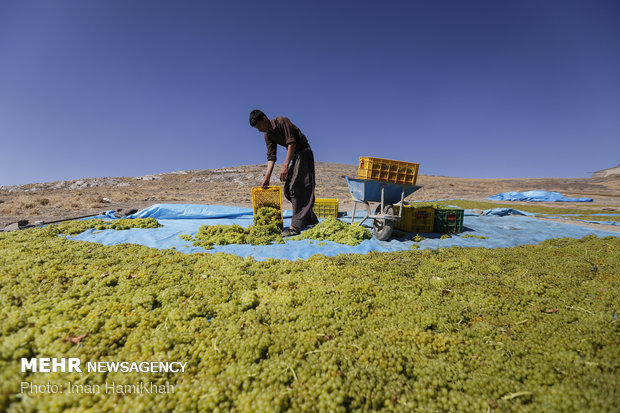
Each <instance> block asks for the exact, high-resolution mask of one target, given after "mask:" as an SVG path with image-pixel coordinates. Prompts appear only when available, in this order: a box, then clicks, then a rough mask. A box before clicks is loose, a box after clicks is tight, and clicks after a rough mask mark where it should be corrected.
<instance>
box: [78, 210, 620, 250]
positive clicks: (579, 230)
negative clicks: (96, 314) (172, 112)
mask: <svg viewBox="0 0 620 413" xmlns="http://www.w3.org/2000/svg"><path fill="white" fill-rule="evenodd" d="M284 216H285V219H284V225H285V226H288V225H290V221H291V211H284ZM361 216H363V214H360V213H358V214H356V218H355V220H356V221H359V220H360V218H361ZM137 217H140V218H147V217H153V218H156V219H157V221H158V222H159V223H160V224H161V225H163V226H162V227H160V228H132V229H129V230H123V231H116V230H103V231H101V230H94V229H90V230H88V231H85V232H83V233H81V234H78V235H76V236H73V237H68V238H70V239H73V240H78V241H89V242H98V243H100V244H105V245H117V244H122V243H132V244H140V245H145V246H148V247H153V248H159V249H167V248H172V247H174V248H176V249H177V250H178V251H181V252H185V253H194V252H206V253H216V252H224V253H229V254H235V255H239V256H242V257H248V256H251V257H254V258H255V259H256V260H258V261H262V260H265V259H267V258H281V259H287V260H296V259H299V258H301V259H303V258H308V257H310V256H312V255H315V254H323V255H327V256H335V255H338V254H351V253H355V254H367V253H369V252H370V251H379V252H392V251H403V250H408V249H410V247H411V246H412V245H413V244H414V242H413V241H411V240H410V239H411V237H412V235H413V234H406V233H400V236H399V233H398V232H395V236H394V237H393V238H392V239H390V240H389V241H379V240H377V239H375V238H374V237H373V238H372V239H370V240H365V241H363V242H362V243H361V244H360V245H357V246H349V245H343V244H338V243H335V242H330V241H308V240H304V241H290V240H286V242H285V243H284V244H274V245H224V246H215V247H214V249H212V250H204V249H203V248H201V247H194V246H193V245H192V243H191V242H188V241H184V240H182V239H181V238H179V235H181V234H189V235H195V234H196V232H198V228H200V226H201V225H218V224H221V225H232V224H238V225H241V226H243V227H247V226H249V225H252V223H253V217H252V209H251V208H241V207H226V206H216V205H188V204H158V205H153V206H151V207H149V208H146V209H144V210H142V211H140V212H138V213H136V214H134V215H131V216H130V218H137ZM95 218H104V219H116V218H115V217H114V215H113V214H112V211H109V212H108V213H106V214H105V215H102V216H99V217H95ZM342 219H343V221H346V222H350V221H351V216H350V215H348V216H346V217H344V218H342ZM463 226H464V232H463V233H462V234H459V235H465V234H472V235H481V236H485V237H488V239H477V238H462V237H461V236H459V235H452V237H451V238H449V239H443V240H442V239H440V237H441V235H442V234H423V236H425V237H426V239H425V240H423V241H421V242H419V243H416V244H418V245H419V247H420V248H421V249H426V248H442V247H450V246H460V247H485V248H503V247H514V246H517V245H524V244H537V243H539V242H541V241H544V240H546V239H549V238H560V237H571V238H582V237H584V236H586V235H590V234H594V235H597V236H600V237H605V236H616V237H617V236H620V233H618V232H613V231H605V230H602V229H594V228H588V227H583V226H578V225H572V224H569V223H558V222H549V221H541V220H537V219H534V218H530V217H527V216H518V215H506V216H497V215H476V214H473V213H471V211H469V210H466V211H465V216H464V222H463Z"/></svg>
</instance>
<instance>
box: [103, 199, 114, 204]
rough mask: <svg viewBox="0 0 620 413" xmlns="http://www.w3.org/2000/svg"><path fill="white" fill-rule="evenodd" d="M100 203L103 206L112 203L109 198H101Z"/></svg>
mask: <svg viewBox="0 0 620 413" xmlns="http://www.w3.org/2000/svg"><path fill="white" fill-rule="evenodd" d="M101 202H102V203H104V204H109V203H110V202H112V201H110V198H101Z"/></svg>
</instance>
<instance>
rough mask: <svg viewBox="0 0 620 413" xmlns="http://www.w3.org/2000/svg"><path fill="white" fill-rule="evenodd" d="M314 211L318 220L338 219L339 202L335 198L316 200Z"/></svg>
mask: <svg viewBox="0 0 620 413" xmlns="http://www.w3.org/2000/svg"><path fill="white" fill-rule="evenodd" d="M312 210H313V211H314V213H315V215H316V216H317V217H318V218H327V217H335V218H338V200H337V199H334V198H316V199H315V200H314V208H312Z"/></svg>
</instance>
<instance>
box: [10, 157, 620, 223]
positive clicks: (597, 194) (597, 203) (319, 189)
mask: <svg viewBox="0 0 620 413" xmlns="http://www.w3.org/2000/svg"><path fill="white" fill-rule="evenodd" d="M265 169H266V166H265V165H263V164H261V165H245V166H235V167H230V168H221V169H203V170H188V171H175V172H169V173H163V174H156V175H146V176H140V177H105V178H88V179H81V180H71V181H56V182H45V183H34V184H28V185H19V186H17V185H16V186H4V187H0V229H2V228H4V227H6V226H7V225H9V224H11V223H15V222H18V221H19V220H28V221H29V223H30V224H34V223H41V222H51V221H56V220H62V219H68V218H76V217H82V216H89V215H97V214H100V213H102V212H104V211H108V210H114V211H118V212H121V213H122V212H128V211H129V210H131V209H138V210H140V209H143V208H146V207H148V206H150V205H153V204H158V203H191V204H212V205H231V206H246V207H251V206H252V187H255V186H259V185H260V184H261V183H262V181H263V178H264V174H265ZM278 175H279V167H278V166H276V168H275V169H274V173H273V175H272V181H271V183H272V185H277V184H280V183H279V182H278V180H277V176H278ZM344 176H353V177H355V176H357V166H356V165H346V164H336V163H326V162H317V164H316V192H315V194H316V197H317V198H337V199H338V200H339V210H340V211H348V210H351V209H352V208H353V202H352V199H351V195H350V193H349V191H348V188H347V184H346V182H345V180H344ZM417 184H418V185H421V186H422V189H420V190H418V191H417V192H415V193H413V194H412V195H410V196H409V197H407V198H406V200H408V201H418V200H439V199H468V200H474V201H486V198H487V197H489V196H491V195H495V194H498V193H501V192H507V191H518V192H523V191H528V190H535V189H542V190H547V191H557V192H561V193H562V194H564V195H566V196H570V197H583V196H585V197H589V198H593V200H594V202H588V203H575V202H550V203H536V204H537V205H545V206H554V207H565V208H576V209H583V210H588V209H605V210H608V211H610V213H614V212H620V176H619V175H609V176H605V177H593V178H589V179H588V178H523V179H471V178H455V177H448V176H434V175H420V176H418V180H417ZM496 203H498V204H506V205H507V206H510V207H513V208H517V209H518V205H520V204H529V205H532V203H531V202H530V203H527V202H505V201H504V202H503V201H496ZM283 207H284V208H285V209H290V208H291V205H290V203H289V202H287V201H286V200H283ZM592 225H593V226H594V227H597V228H604V229H606V230H612V231H613V230H615V231H618V230H620V229H619V228H618V227H617V226H615V227H614V226H608V225H605V226H603V225H596V224H590V226H592Z"/></svg>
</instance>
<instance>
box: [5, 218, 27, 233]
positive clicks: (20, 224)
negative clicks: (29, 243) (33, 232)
mask: <svg viewBox="0 0 620 413" xmlns="http://www.w3.org/2000/svg"><path fill="white" fill-rule="evenodd" d="M28 226H29V225H28V220H27V219H20V220H19V221H17V222H13V223H12V224H9V225H7V226H6V227H4V231H5V232H9V231H15V230H17V229H22V228H25V227H28ZM30 226H32V225H30Z"/></svg>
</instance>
